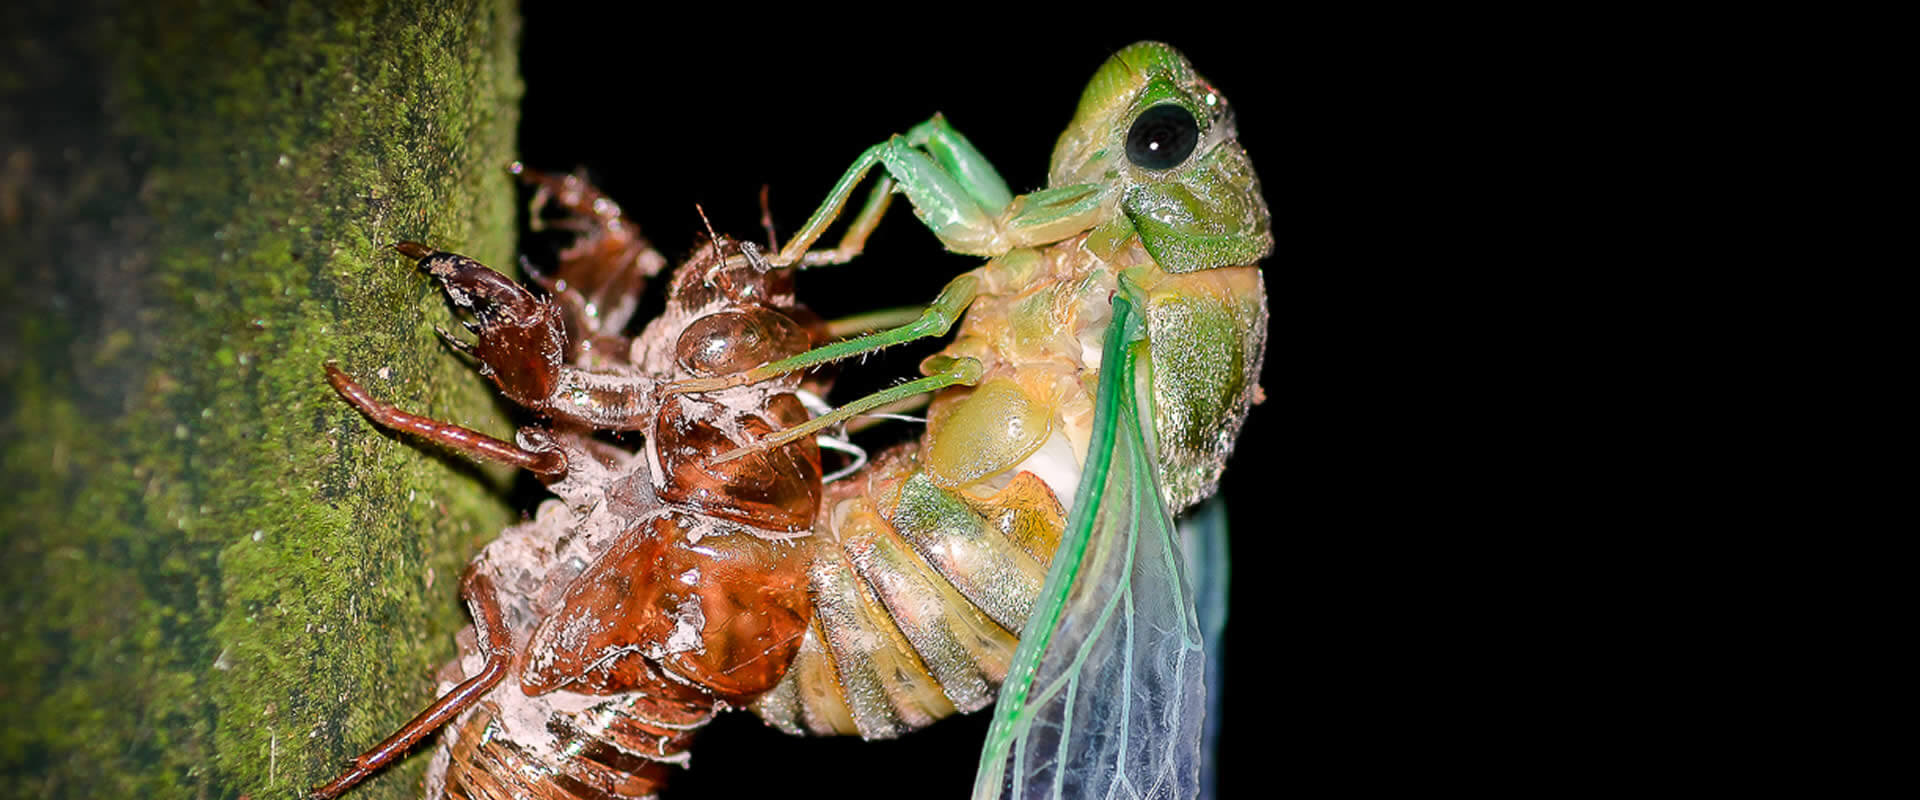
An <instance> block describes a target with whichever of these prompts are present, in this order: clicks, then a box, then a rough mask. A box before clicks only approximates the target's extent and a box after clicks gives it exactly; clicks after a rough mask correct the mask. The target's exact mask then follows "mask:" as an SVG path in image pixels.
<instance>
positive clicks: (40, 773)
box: [0, 0, 520, 800]
mask: <svg viewBox="0 0 1920 800" xmlns="http://www.w3.org/2000/svg"><path fill="white" fill-rule="evenodd" d="M13 5H15V6H17V5H18V4H13ZM39 5H41V6H42V7H41V8H39V9H25V8H18V7H10V8H9V9H8V10H6V11H4V12H0V17H4V20H3V21H4V25H0V42H4V45H3V46H0V96H3V99H4V102H0V148H3V150H0V159H3V161H0V265H4V270H5V276H6V278H7V280H8V283H9V284H11V285H10V287H9V291H10V295H11V297H12V300H11V301H10V302H9V304H8V305H9V308H8V310H7V312H6V313H5V315H4V317H3V318H0V385H3V386H4V393H0V425H3V426H4V428H0V430H3V431H4V434H0V435H3V436H4V438H3V439H0V482H3V483H0V485H4V486H6V498H7V502H6V503H5V505H4V507H0V523H4V538H5V545H4V546H5V550H4V556H3V557H0V602H4V606H0V620H4V621H0V708H4V709H5V712H4V713H5V715H6V717H7V719H6V723H5V725H4V729H3V730H0V772H4V776H3V780H4V784H0V785H4V787H5V788H4V790H0V794H4V795H12V796H23V797H24V796H32V797H208V798H232V797H238V796H241V795H250V796H251V797H254V798H266V797H282V798H284V797H292V796H295V795H296V794H298V793H300V792H303V791H304V790H305V789H307V788H308V787H311V786H313V785H315V784H317V783H319V782H321V781H323V780H325V779H326V778H327V777H330V776H331V775H332V773H334V772H335V771H336V770H337V769H338V767H339V766H340V765H341V763H342V762H343V760H344V759H345V758H346V757H348V756H350V755H352V754H354V753H356V752H358V751H359V750H360V749H362V748H365V747H367V746H370V745H372V744H373V743H375V742H377V741H378V740H379V739H380V738H381V737H383V736H384V735H386V734H387V733H388V732H390V731H391V730H392V729H393V728H395V727H396V726H398V725H399V724H400V723H402V722H404V721H405V720H406V719H407V718H408V717H410V716H411V715H412V714H413V713H414V712H416V711H418V710H419V708H420V707H421V706H422V705H423V703H424V702H425V701H426V699H427V698H429V697H430V695H431V693H432V691H433V677H432V676H433V673H434V671H435V670H436V669H437V668H438V666H439V665H440V664H442V663H443V662H445V661H447V660H448V659H450V658H451V657H452V656H453V654H454V647H453V641H452V635H451V634H452V633H453V632H454V631H455V630H456V629H458V628H459V627H460V626H462V625H464V624H466V618H465V613H464V611H463V610H462V609H461V607H460V606H459V604H458V601H457V598H456V594H457V583H458V578H459V575H460V571H461V569H462V567H463V565H464V561H465V558H466V557H467V556H469V555H470V554H471V553H472V552H473V550H474V548H475V547H476V546H477V545H478V544H480V543H482V542H485V541H486V540H488V539H490V538H491V537H492V536H493V535H494V534H495V533H497V532H498V531H499V530H500V528H501V527H502V526H503V524H505V522H507V521H508V519H509V512H508V511H507V509H506V506H505V505H504V504H503V503H502V502H501V501H500V499H499V497H500V493H499V489H500V485H501V483H502V481H503V479H504V474H503V473H497V472H496V473H483V472H481V471H478V470H474V469H470V468H467V467H465V466H463V465H462V464H461V462H460V461H459V460H458V459H456V458H453V457H449V456H445V455H442V454H440V453H438V452H435V451H432V450H431V449H430V448H428V447H426V446H423V445H420V444H417V443H415V442H413V441H408V440H403V439H400V438H396V437H393V436H390V435H386V434H383V433H381V432H379V431H378V430H376V429H375V428H374V427H373V426H372V425H370V424H369V423H368V422H367V420H366V419H364V418H363V417H361V416H360V415H359V413H357V412H356V411H354V410H353V409H352V408H351V407H349V406H348V405H347V404H346V403H344V402H342V401H341V400H340V399H339V398H337V397H336V396H334V393H333V391H332V390H331V389H330V388H328V386H327V383H326V381H325V380H324V378H323V376H322V373H321V365H322V364H323V363H325V362H327V361H330V360H331V361H337V362H338V363H339V364H340V366H341V368H342V369H344V370H346V371H347V372H348V373H349V374H351V375H353V376H355V377H356V378H358V379H360V380H361V382H362V383H364V384H365V385H366V386H367V388H368V389H369V391H371V392H372V393H373V394H374V395H375V396H377V397H380V398H383V399H386V400H389V401H391V402H393V403H395V404H396V405H399V406H400V407H402V408H406V409H409V410H413V411H418V412H422V413H426V414H428V415H431V416H434V417H436V418H440V419H446V420H450V421H454V422H458V423H461V424H466V425H470V426H472V427H476V428H479V429H481V430H484V431H488V432H491V433H494V434H495V435H505V434H507V433H508V432H509V431H510V430H511V424H510V422H509V421H508V420H507V418H506V417H505V416H504V414H503V413H502V407H501V406H500V405H499V404H498V403H497V402H495V401H494V400H493V399H492V393H491V391H490V390H489V388H488V387H487V386H486V385H485V384H484V382H483V381H482V380H481V379H479V378H478V377H477V376H475V375H474V374H473V373H472V371H471V370H469V369H467V368H466V367H464V366H463V365H462V364H461V363H460V361H459V360H458V359H456V358H454V357H452V356H451V355H450V354H449V353H448V352H447V351H446V349H445V348H443V347H442V346H441V345H440V344H439V343H438V342H437V341H436V338H435V334H434V331H433V329H434V327H435V325H440V326H445V327H454V326H453V325H452V324H451V321H450V318H449V314H450V312H449V311H448V309H447V307H446V305H445V303H444V302H443V300H442V299H441V296H440V294H439V292H438V291H437V290H436V289H435V288H434V287H433V285H432V284H431V283H430V282H429V281H428V280H427V278H426V277H425V276H424V275H422V274H420V273H418V272H417V271H415V270H414V269H413V268H412V264H411V263H410V262H409V261H408V260H407V259H404V258H402V257H401V256H399V255H398V254H396V253H394V252H393V251H392V249H391V248H390V245H391V244H392V243H394V242H396V241H400V240H405V239H413V240H418V241H422V242H426V243H429V244H432V245H435V246H439V247H445V248H447V249H456V250H458V251H460V252H464V253H467V254H470V255H473V256H474V257H476V258H479V259H481V260H483V261H485V262H487V263H490V264H494V265H506V264H511V263H512V261H511V260H510V256H511V254H512V252H513V246H512V242H513V220H514V209H513V191H512V189H511V187H510V185H509V183H508V179H507V175H506V173H505V171H504V169H503V168H504V167H505V166H506V164H507V163H508V161H509V160H510V159H511V157H512V153H513V137H514V129H515V125H516V122H517V112H516V106H517V103H518V100H519V94H520V82H519V77H518V73H517V63H516V45H517V39H518V25H519V23H518V18H517V16H516V11H515V9H514V8H513V4H512V3H511V2H510V1H509V0H469V2H468V4H467V5H465V6H464V7H461V8H457V9H456V8H449V7H447V4H444V3H438V2H420V1H418V0H396V2H392V3H363V4H356V3H327V2H304V3H303V2H295V3H290V4H282V3H259V2H251V1H250V0H247V1H243V0H210V1H209V2H203V3H197V4H181V5H182V6H185V7H182V8H169V7H164V6H166V5H167V4H159V5H158V6H156V5H150V4H143V3H133V2H126V3H105V4H101V5H99V6H98V7H87V4H86V3H71V2H69V3H58V4H54V3H41V4H39ZM425 760H426V759H425V758H424V757H416V758H414V759H412V760H411V761H410V762H409V763H408V764H406V765H405V766H404V768H402V769H398V770H392V771H390V772H389V773H388V774H386V775H383V776H381V777H379V778H377V779H376V780H374V781H373V782H372V783H371V784H369V785H368V786H366V787H363V789H361V790H358V792H357V794H355V795H354V796H355V797H356V798H361V799H362V800H371V799H372V798H393V797H417V796H418V794H419V789H418V785H419V775H420V771H421V769H422V768H423V767H424V762H425Z"/></svg>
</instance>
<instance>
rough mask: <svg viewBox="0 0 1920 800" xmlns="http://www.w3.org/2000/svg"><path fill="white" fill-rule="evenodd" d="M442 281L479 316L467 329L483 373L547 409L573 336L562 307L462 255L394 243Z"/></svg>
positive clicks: (524, 401) (521, 399) (514, 396)
mask: <svg viewBox="0 0 1920 800" xmlns="http://www.w3.org/2000/svg"><path fill="white" fill-rule="evenodd" d="M393 249H395V250H398V251H400V252H401V253H402V254H404V255H406V256H407V257H408V258H412V259H415V260H416V261H418V262H420V269H422V270H425V271H426V273H427V274H429V275H432V276H433V277H435V278H439V279H440V284H441V286H442V287H444V288H445V289H446V292H447V296H448V297H449V298H452V299H453V304H454V305H456V306H459V307H460V308H461V309H463V310H465V311H467V312H468V313H471V314H472V315H473V319H474V322H473V323H471V324H469V325H468V326H467V327H468V328H470V329H472V330H473V331H474V333H476V334H479V340H478V341H476V342H475V343H474V344H473V345H472V346H471V348H469V349H468V350H467V352H469V353H472V354H473V356H474V357H475V358H478V359H480V373H481V374H483V375H486V376H487V377H489V378H492V379H493V382H494V383H495V384H496V385H498V386H499V387H500V391H501V392H503V393H505V394H506V396H507V399H509V400H512V401H513V402H515V403H519V404H520V405H523V406H526V407H528V408H531V409H534V410H542V409H544V407H545V406H546V403H547V399H548V398H549V397H551V396H552V394H553V390H554V387H555V386H557V385H558V384H559V381H560V365H561V360H560V359H561V354H562V353H563V352H564V351H565V350H566V344H567V336H566V331H565V329H564V328H562V327H561V320H560V310H559V309H558V308H556V307H555V306H554V305H553V304H552V303H550V302H547V301H546V300H542V299H541V298H538V297H535V296H534V295H533V293H532V292H529V291H527V290H526V289H525V288H523V287H521V286H520V284H518V283H515V282H513V280H512V279H510V278H508V277H507V276H505V275H502V274H500V273H498V272H494V271H493V270H492V269H489V268H488V267H487V265H485V264H482V263H480V262H478V261H475V260H473V259H471V258H468V257H466V256H463V255H459V254H457V253H447V252H440V251H436V250H434V249H433V248H430V247H427V246H426V245H423V244H420V243H419V242H401V243H399V244H396V245H394V246H393Z"/></svg>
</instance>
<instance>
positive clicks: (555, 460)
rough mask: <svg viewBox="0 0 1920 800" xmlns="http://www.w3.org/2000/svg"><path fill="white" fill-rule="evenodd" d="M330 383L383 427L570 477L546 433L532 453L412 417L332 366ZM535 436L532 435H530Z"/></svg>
mask: <svg viewBox="0 0 1920 800" xmlns="http://www.w3.org/2000/svg"><path fill="white" fill-rule="evenodd" d="M326 369H327V382H328V383H331V384H333V390H334V391H336V392H339V393H340V396H341V397H342V398H345V399H346V401H347V402H349V403H352V404H353V406H354V407H355V408H358V409H360V413H362V414H366V415H367V418H368V419H371V420H373V421H374V422H375V423H377V424H379V425H380V426H381V427H384V428H389V429H392V430H396V431H404V432H406V433H411V434H413V435H415V436H418V437H420V438H422V439H426V440H427V441H430V442H433V443H435V444H438V445H440V446H442V447H445V448H447V449H449V450H453V451H455V452H458V453H463V454H465V455H468V456H472V457H473V458H477V459H481V460H483V461H498V462H500V463H502V464H511V465H513V466H516V467H519V468H521V469H524V470H527V471H529V472H532V473H534V474H536V475H539V476H540V477H542V478H549V479H551V478H558V477H560V476H562V475H565V474H567V458H566V456H565V455H564V454H563V453H562V452H561V451H560V448H559V445H557V444H555V443H554V442H553V441H552V440H551V439H546V438H545V434H544V433H534V436H535V437H539V439H541V440H542V441H540V442H539V443H540V444H544V445H545V446H544V447H541V448H540V449H537V450H528V449H526V448H523V447H520V446H519V445H516V444H513V443H512V442H505V441H501V440H499V439H495V438H493V437H491V436H488V435H486V434H484V433H480V432H479V431H475V430H470V429H467V428H463V427H460V426H458V425H453V424H450V423H446V422H441V421H439V420H434V419H428V418H426V417H423V416H420V415H418V414H409V413H407V412H405V411H401V410H400V409H397V408H394V407H393V406H390V405H387V404H386V403H382V402H380V401H378V400H375V399H373V396H372V395H370V394H367V390H366V389H365V388H363V387H361V386H360V384H357V383H354V382H353V379H352V378H349V377H347V374H346V373H344V372H341V371H340V369H339V368H338V367H335V366H334V365H332V364H328V365H326ZM530 432H532V431H530Z"/></svg>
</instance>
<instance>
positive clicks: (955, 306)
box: [667, 270, 980, 394]
mask: <svg viewBox="0 0 1920 800" xmlns="http://www.w3.org/2000/svg"><path fill="white" fill-rule="evenodd" d="M978 272H979V271H978V270H976V271H974V272H968V273H966V274H964V275H961V276H960V277H958V278H954V279H953V282H951V283H948V284H947V286H946V288H944V289H941V290H940V296H939V297H937V298H934V301H933V302H932V303H931V304H929V305H928V306H927V308H926V310H924V311H922V312H920V314H919V317H918V318H917V319H915V320H914V321H913V322H909V323H907V324H905V325H902V326H900V327H897V328H890V329H888V330H883V331H879V332H877V333H870V334H867V335H865V336H858V337H855V338H852V339H848V340H846V341H844V342H834V343H833V344H829V345H824V346H821V347H816V348H814V349H812V350H808V351H807V352H804V353H801V354H799V355H797V356H792V357H790V358H783V359H780V360H779V361H774V362H771V363H767V364H762V365H760V366H758V367H754V368H753V369H750V370H747V371H746V372H741V373H736V374H733V375H720V376H716V377H712V378H695V379H691V380H684V381H677V382H674V383H671V384H668V385H667V391H668V392H670V393H675V394H683V393H687V392H711V391H715V390H718V389H725V388H728V387H732V386H742V385H745V384H749V383H759V382H760V381H764V380H769V379H771V378H776V377H779V376H781V375H785V374H787V373H790V372H798V371H800V370H803V369H807V368H810V367H816V366H819V365H821V364H825V363H827V362H830V361H839V360H840V359H843V358H851V357H853V356H857V355H860V354H862V353H870V352H873V351H875V350H879V349H881V348H883V347H892V346H893V345H896V344H905V343H907V342H911V341H914V340H917V339H924V338H927V337H929V336H941V335H944V334H945V333H946V332H947V331H948V330H950V329H951V328H953V324H954V323H955V322H958V321H959V320H960V315H962V314H965V313H966V311H967V306H969V305H972V304H973V300H974V298H976V297H978V296H979V294H980V276H979V274H977V273H978Z"/></svg>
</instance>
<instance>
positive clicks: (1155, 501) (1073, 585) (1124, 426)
mask: <svg viewBox="0 0 1920 800" xmlns="http://www.w3.org/2000/svg"><path fill="white" fill-rule="evenodd" d="M1105 346H1106V349H1105V351H1104V352H1105V353H1106V357H1105V358H1104V359H1103V365H1102V372H1101V376H1100V388H1099V395H1098V399H1097V400H1096V403H1097V411H1096V417H1095V420H1096V422H1095V424H1094V435H1093V440H1092V442H1091V444H1090V446H1089V448H1088V453H1087V460H1086V464H1085V472H1083V473H1082V475H1081V479H1080V487H1079V492H1078V494H1077V495H1076V496H1077V497H1079V498H1080V500H1079V501H1078V502H1076V503H1075V504H1074V508H1073V511H1072V513H1071V515H1070V516H1069V517H1068V520H1067V528H1066V531H1065V532H1064V533H1063V534H1062V535H1061V540H1060V547H1059V549H1058V550H1057V551H1055V553H1054V557H1053V564H1052V566H1051V568H1049V570H1048V572H1047V580H1046V584H1045V585H1044V586H1043V588H1042V589H1041V595H1040V598H1039V599H1038V601H1037V602H1036V603H1035V604H1034V609H1033V614H1032V616H1031V617H1029V618H1028V620H1027V625H1026V628H1025V629H1024V630H1023V631H1022V632H1021V635H1020V646H1019V649H1017V650H1016V651H1015V653H1014V657H1013V665H1012V667H1011V669H1010V670H1009V672H1008V675H1007V680H1006V682H1005V684H1004V685H1003V686H1002V687H1001V690H1000V699H999V702H998V704H997V705H995V707H994V720H993V725H992V728H991V729H990V730H989V732H988V735H987V744H986V748H985V750H984V752H982V753H981V756H980V771H979V773H978V774H977V775H976V777H975V780H974V785H973V796H974V797H975V798H976V800H986V798H996V797H1008V798H1016V799H1018V800H1036V799H1038V798H1048V799H1049V800H1064V799H1066V798H1095V797H1097V798H1183V799H1184V798H1191V797H1194V796H1195V794H1196V793H1197V791H1198V782H1199V762H1200V742H1201V735H1202V732H1201V726H1202V722H1203V720H1202V718H1203V717H1204V715H1205V707H1206V699H1205V694H1206V688H1205V686H1204V684H1203V679H1204V675H1205V672H1206V664H1205V654H1204V653H1203V652H1202V648H1201V639H1200V624H1199V620H1198V616H1197V613H1196V611H1195V607H1194V596H1193V594H1192V593H1191V592H1190V591H1189V589H1188V584H1187V583H1186V578H1185V576H1184V575H1183V570H1184V567H1183V565H1182V564H1181V554H1180V546H1179V543H1178V542H1176V541H1175V532H1174V524H1173V518H1172V517H1171V516H1170V515H1169V514H1168V513H1167V508H1166V506H1165V504H1164V502H1163V501H1162V499H1161V493H1160V489H1159V486H1158V485H1157V483H1156V481H1157V474H1158V473H1157V471H1156V470H1155V467H1154V459H1153V451H1152V444H1151V440H1150V439H1148V438H1147V437H1149V436H1151V435H1152V430H1151V427H1150V424H1151V417H1147V416H1143V415H1142V414H1141V409H1142V408H1148V409H1150V408H1151V405H1149V404H1150V403H1151V402H1152V401H1151V393H1150V390H1149V388H1148V387H1147V386H1146V383H1147V382H1146V381H1143V380H1139V378H1141V377H1143V374H1142V373H1143V371H1142V370H1138V369H1137V368H1136V365H1137V364H1139V363H1140V361H1141V360H1142V359H1143V358H1144V356H1145V354H1146V352H1147V351H1146V339H1145V330H1144V324H1143V322H1142V321H1141V320H1140V318H1138V317H1137V316H1135V315H1134V313H1133V310H1132V304H1131V303H1130V302H1128V300H1127V298H1126V297H1125V296H1124V295H1121V296H1117V297H1115V299H1114V316H1113V325H1112V329H1111V330H1110V331H1109V333H1108V336H1107V341H1106V345H1105ZM1143 423H1144V424H1143Z"/></svg>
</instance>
